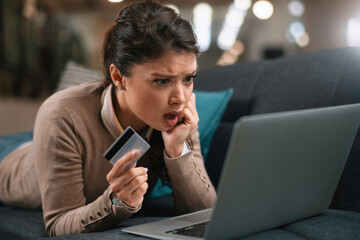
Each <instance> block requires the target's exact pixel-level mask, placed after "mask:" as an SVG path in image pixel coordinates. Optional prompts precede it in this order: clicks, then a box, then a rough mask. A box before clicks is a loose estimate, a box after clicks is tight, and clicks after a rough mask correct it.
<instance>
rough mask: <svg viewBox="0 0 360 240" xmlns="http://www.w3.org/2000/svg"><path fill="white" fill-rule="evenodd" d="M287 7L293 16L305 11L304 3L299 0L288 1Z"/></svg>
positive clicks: (298, 15) (300, 14)
mask: <svg viewBox="0 0 360 240" xmlns="http://www.w3.org/2000/svg"><path fill="white" fill-rule="evenodd" d="M288 9H289V12H290V13H291V14H292V15H293V16H295V17H300V16H302V15H303V14H304V12H305V6H304V4H303V3H302V2H301V1H299V0H293V1H290V2H289V5H288Z"/></svg>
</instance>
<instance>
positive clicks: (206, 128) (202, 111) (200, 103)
mask: <svg viewBox="0 0 360 240" xmlns="http://www.w3.org/2000/svg"><path fill="white" fill-rule="evenodd" d="M233 91H234V90H233V89H232V88H229V89H226V90H223V91H217V92H205V91H196V90H195V91H194V93H195V95H196V109H197V111H198V114H199V118H200V121H199V124H198V125H199V129H198V130H199V134H200V145H201V153H202V155H203V157H204V161H205V160H206V157H207V155H208V153H209V150H210V144H211V141H212V138H213V136H214V133H215V131H216V130H217V128H218V127H219V124H220V122H221V119H222V117H223V115H224V113H225V110H226V107H227V105H228V103H229V100H230V98H231V96H232V94H233ZM171 193H172V189H171V187H170V186H169V185H163V184H162V182H161V181H160V179H158V181H157V182H156V184H155V186H154V188H153V190H152V192H151V195H150V198H154V197H161V196H164V195H168V194H171Z"/></svg>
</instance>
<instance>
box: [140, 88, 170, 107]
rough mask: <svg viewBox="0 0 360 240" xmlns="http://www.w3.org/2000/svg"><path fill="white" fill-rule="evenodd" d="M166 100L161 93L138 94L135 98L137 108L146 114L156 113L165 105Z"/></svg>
mask: <svg viewBox="0 0 360 240" xmlns="http://www.w3.org/2000/svg"><path fill="white" fill-rule="evenodd" d="M164 100H165V98H164V97H163V96H162V95H161V94H159V93H151V92H149V91H147V92H146V93H142V94H137V97H135V104H136V106H135V107H137V108H141V109H142V110H143V111H144V112H149V111H152V112H153V111H154V110H156V109H159V108H160V107H161V106H162V105H164Z"/></svg>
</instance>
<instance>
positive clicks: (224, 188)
mask: <svg viewBox="0 0 360 240" xmlns="http://www.w3.org/2000/svg"><path fill="white" fill-rule="evenodd" d="M359 123H360V104H351V105H342V106H336V107H326V108H316V109H309V110H297V111H290V112H281V113H270V114H261V115H253V116H245V117H242V118H240V119H239V120H238V121H237V122H236V123H235V125H234V128H233V131H232V136H231V139H230V144H229V147H228V151H227V154H226V158H225V162H224V167H223V169H222V173H221V177H220V181H219V185H218V188H217V201H216V203H215V205H214V207H213V208H212V209H206V210H202V211H198V212H194V213H190V214H187V215H182V216H178V217H173V218H169V219H165V220H160V221H155V222H150V223H145V224H142V225H137V226H132V227H127V228H124V229H122V230H123V231H124V232H127V233H132V234H137V235H141V236H146V237H150V238H155V239H209V240H212V239H214V240H218V239H238V238H241V237H245V236H248V235H251V234H254V233H258V232H260V231H264V230H268V229H271V228H276V227H280V226H283V225H286V224H289V223H291V222H295V221H298V220H301V219H304V218H308V217H311V216H314V215H317V214H321V213H323V212H324V211H325V210H326V209H327V208H328V207H329V205H330V203H331V200H332V197H333V195H334V193H335V190H336V187H337V184H338V182H339V179H340V177H341V174H342V171H343V168H344V166H345V163H346V160H347V157H348V155H349V152H350V149H351V147H352V144H353V141H354V138H355V135H356V133H357V131H358V128H359ZM198 228H200V229H202V230H204V233H203V234H199V233H196V231H197V229H198ZM193 232H195V234H194V233H193ZM193 235H195V236H193Z"/></svg>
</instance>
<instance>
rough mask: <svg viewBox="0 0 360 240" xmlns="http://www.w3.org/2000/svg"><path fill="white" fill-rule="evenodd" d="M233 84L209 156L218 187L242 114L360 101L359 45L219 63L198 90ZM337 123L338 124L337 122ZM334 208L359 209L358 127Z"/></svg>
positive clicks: (206, 73)
mask: <svg viewBox="0 0 360 240" xmlns="http://www.w3.org/2000/svg"><path fill="white" fill-rule="evenodd" d="M229 87H232V88H233V89H234V94H233V96H232V99H231V100H230V103H229V105H228V108H227V110H226V112H225V115H224V117H223V119H222V123H221V124H220V126H219V128H218V130H217V132H216V133H215V135H214V138H213V141H212V145H211V149H210V152H209V155H208V158H207V160H206V167H207V169H208V172H209V175H210V177H211V179H212V181H213V182H214V185H217V183H218V179H219V175H220V171H219V170H221V167H222V164H223V161H224V158H225V154H226V151H227V145H228V143H229V139H230V135H231V130H232V126H233V124H234V122H235V121H236V120H237V119H238V118H239V117H241V116H244V115H252V114H260V113H270V112H280V111H290V110H298V109H308V108H317V107H326V106H335V105H342V104H351V103H360V48H350V47H349V48H337V49H327V50H321V51H316V52H311V53H306V54H301V55H297V56H293V57H287V58H281V59H277V60H268V61H260V62H247V63H239V64H235V65H231V66H226V67H220V66H218V67H215V68H213V69H211V70H209V71H204V72H202V71H201V69H200V71H199V73H198V77H197V78H196V80H195V89H198V90H206V91H215V90H221V89H226V88H229ZM334 127H336V126H334ZM331 208H336V209H343V210H354V211H360V131H358V133H357V136H356V139H355V141H354V144H353V147H352V149H351V152H350V155H349V158H348V160H347V163H346V166H345V169H344V172H343V175H342V177H341V180H340V182H339V184H338V188H337V190H336V193H335V196H334V198H333V201H332V204H331Z"/></svg>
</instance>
